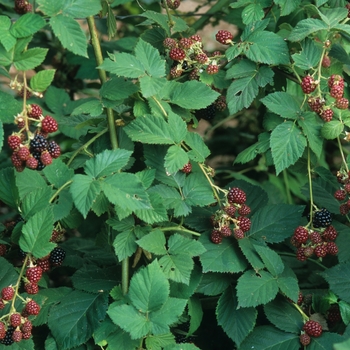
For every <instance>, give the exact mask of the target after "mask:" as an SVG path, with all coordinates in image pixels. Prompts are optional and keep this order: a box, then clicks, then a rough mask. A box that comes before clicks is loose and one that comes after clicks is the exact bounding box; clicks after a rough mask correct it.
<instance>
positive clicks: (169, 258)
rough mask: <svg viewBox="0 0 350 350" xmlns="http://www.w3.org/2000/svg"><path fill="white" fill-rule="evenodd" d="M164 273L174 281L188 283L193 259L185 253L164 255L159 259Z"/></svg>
mask: <svg viewBox="0 0 350 350" xmlns="http://www.w3.org/2000/svg"><path fill="white" fill-rule="evenodd" d="M159 265H160V267H161V269H162V271H163V272H164V275H165V276H166V277H167V278H168V279H171V280H173V281H175V282H178V283H185V284H187V285H188V284H189V282H190V277H191V271H192V269H193V260H192V258H191V257H190V256H188V255H186V254H177V255H164V256H163V257H162V258H160V260H159Z"/></svg>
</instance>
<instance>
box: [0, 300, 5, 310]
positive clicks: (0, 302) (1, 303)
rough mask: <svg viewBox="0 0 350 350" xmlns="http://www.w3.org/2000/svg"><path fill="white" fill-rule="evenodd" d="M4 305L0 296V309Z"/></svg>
mask: <svg viewBox="0 0 350 350" xmlns="http://www.w3.org/2000/svg"><path fill="white" fill-rule="evenodd" d="M4 307H5V303H4V301H3V300H2V299H1V298H0V310H2V309H3V308H4Z"/></svg>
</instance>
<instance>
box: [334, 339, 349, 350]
mask: <svg viewBox="0 0 350 350" xmlns="http://www.w3.org/2000/svg"><path fill="white" fill-rule="evenodd" d="M333 348H334V350H347V349H349V348H350V339H348V340H345V341H342V342H341V343H337V344H333Z"/></svg>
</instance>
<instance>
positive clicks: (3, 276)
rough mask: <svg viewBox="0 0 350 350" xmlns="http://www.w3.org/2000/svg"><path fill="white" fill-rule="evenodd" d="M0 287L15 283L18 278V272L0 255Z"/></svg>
mask: <svg viewBox="0 0 350 350" xmlns="http://www.w3.org/2000/svg"><path fill="white" fill-rule="evenodd" d="M0 265H1V269H0V289H2V288H4V287H8V286H10V285H13V286H14V285H16V283H17V279H18V272H17V271H16V269H15V268H14V266H13V265H12V264H10V263H9V262H8V261H7V260H6V259H5V258H3V257H2V256H0Z"/></svg>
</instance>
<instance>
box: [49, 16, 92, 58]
mask: <svg viewBox="0 0 350 350" xmlns="http://www.w3.org/2000/svg"><path fill="white" fill-rule="evenodd" d="M50 25H51V27H52V30H53V32H54V34H55V35H56V37H57V38H58V39H59V41H60V42H61V44H62V46H63V47H64V48H65V49H67V50H69V51H71V52H73V53H75V54H76V55H79V56H83V57H88V54H87V40H86V37H85V34H84V32H83V30H82V29H81V27H80V25H79V24H78V22H77V21H75V20H74V19H73V18H72V17H68V16H65V15H63V14H58V15H56V16H55V17H51V19H50Z"/></svg>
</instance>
